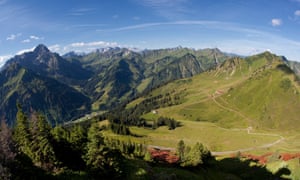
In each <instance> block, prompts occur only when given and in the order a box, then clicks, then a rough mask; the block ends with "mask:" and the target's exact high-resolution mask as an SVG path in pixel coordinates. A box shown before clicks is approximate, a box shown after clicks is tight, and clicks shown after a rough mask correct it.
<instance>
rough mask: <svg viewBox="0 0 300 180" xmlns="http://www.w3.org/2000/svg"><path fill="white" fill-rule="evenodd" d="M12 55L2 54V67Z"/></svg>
mask: <svg viewBox="0 0 300 180" xmlns="http://www.w3.org/2000/svg"><path fill="white" fill-rule="evenodd" d="M11 57H12V55H4V56H0V67H2V66H3V65H4V64H5V63H6V61H7V60H8V59H9V58H11Z"/></svg>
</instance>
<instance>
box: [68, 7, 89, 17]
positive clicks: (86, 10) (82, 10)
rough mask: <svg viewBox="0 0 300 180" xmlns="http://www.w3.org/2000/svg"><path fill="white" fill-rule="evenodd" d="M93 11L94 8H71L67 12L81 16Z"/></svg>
mask: <svg viewBox="0 0 300 180" xmlns="http://www.w3.org/2000/svg"><path fill="white" fill-rule="evenodd" d="M93 11H95V9H94V8H78V9H72V10H71V11H70V13H69V15H71V16H83V15H86V14H90V13H92V12H93Z"/></svg>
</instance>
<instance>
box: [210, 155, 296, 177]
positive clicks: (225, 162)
mask: <svg viewBox="0 0 300 180" xmlns="http://www.w3.org/2000/svg"><path fill="white" fill-rule="evenodd" d="M214 163H215V165H216V168H218V169H219V170H220V171H222V172H224V173H226V174H233V175H235V176H237V177H238V178H240V179H266V180H267V179H270V180H273V179H276V180H279V179H282V180H284V179H287V178H283V177H282V176H283V175H290V174H291V171H290V170H289V169H288V168H281V169H279V170H278V171H277V172H276V173H275V174H273V173H272V172H270V171H269V170H268V169H266V167H265V166H262V165H257V162H256V161H253V160H240V159H238V158H225V159H222V160H220V161H215V162H214Z"/></svg>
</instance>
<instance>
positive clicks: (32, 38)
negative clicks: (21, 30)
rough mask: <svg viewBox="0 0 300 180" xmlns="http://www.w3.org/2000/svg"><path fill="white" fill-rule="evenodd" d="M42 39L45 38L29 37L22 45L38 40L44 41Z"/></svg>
mask: <svg viewBox="0 0 300 180" xmlns="http://www.w3.org/2000/svg"><path fill="white" fill-rule="evenodd" d="M42 39H44V38H43V37H38V36H34V35H31V36H29V38H27V39H24V40H23V41H22V43H30V42H32V41H37V40H42Z"/></svg>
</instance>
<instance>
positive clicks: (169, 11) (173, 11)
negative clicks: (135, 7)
mask: <svg viewBox="0 0 300 180" xmlns="http://www.w3.org/2000/svg"><path fill="white" fill-rule="evenodd" d="M136 2H138V3H139V4H141V5H143V6H146V7H149V8H152V9H153V10H154V11H155V14H158V15H160V16H162V17H164V18H168V19H178V18H180V17H182V16H184V14H186V13H190V12H191V10H188V7H187V4H188V2H189V0H136Z"/></svg>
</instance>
